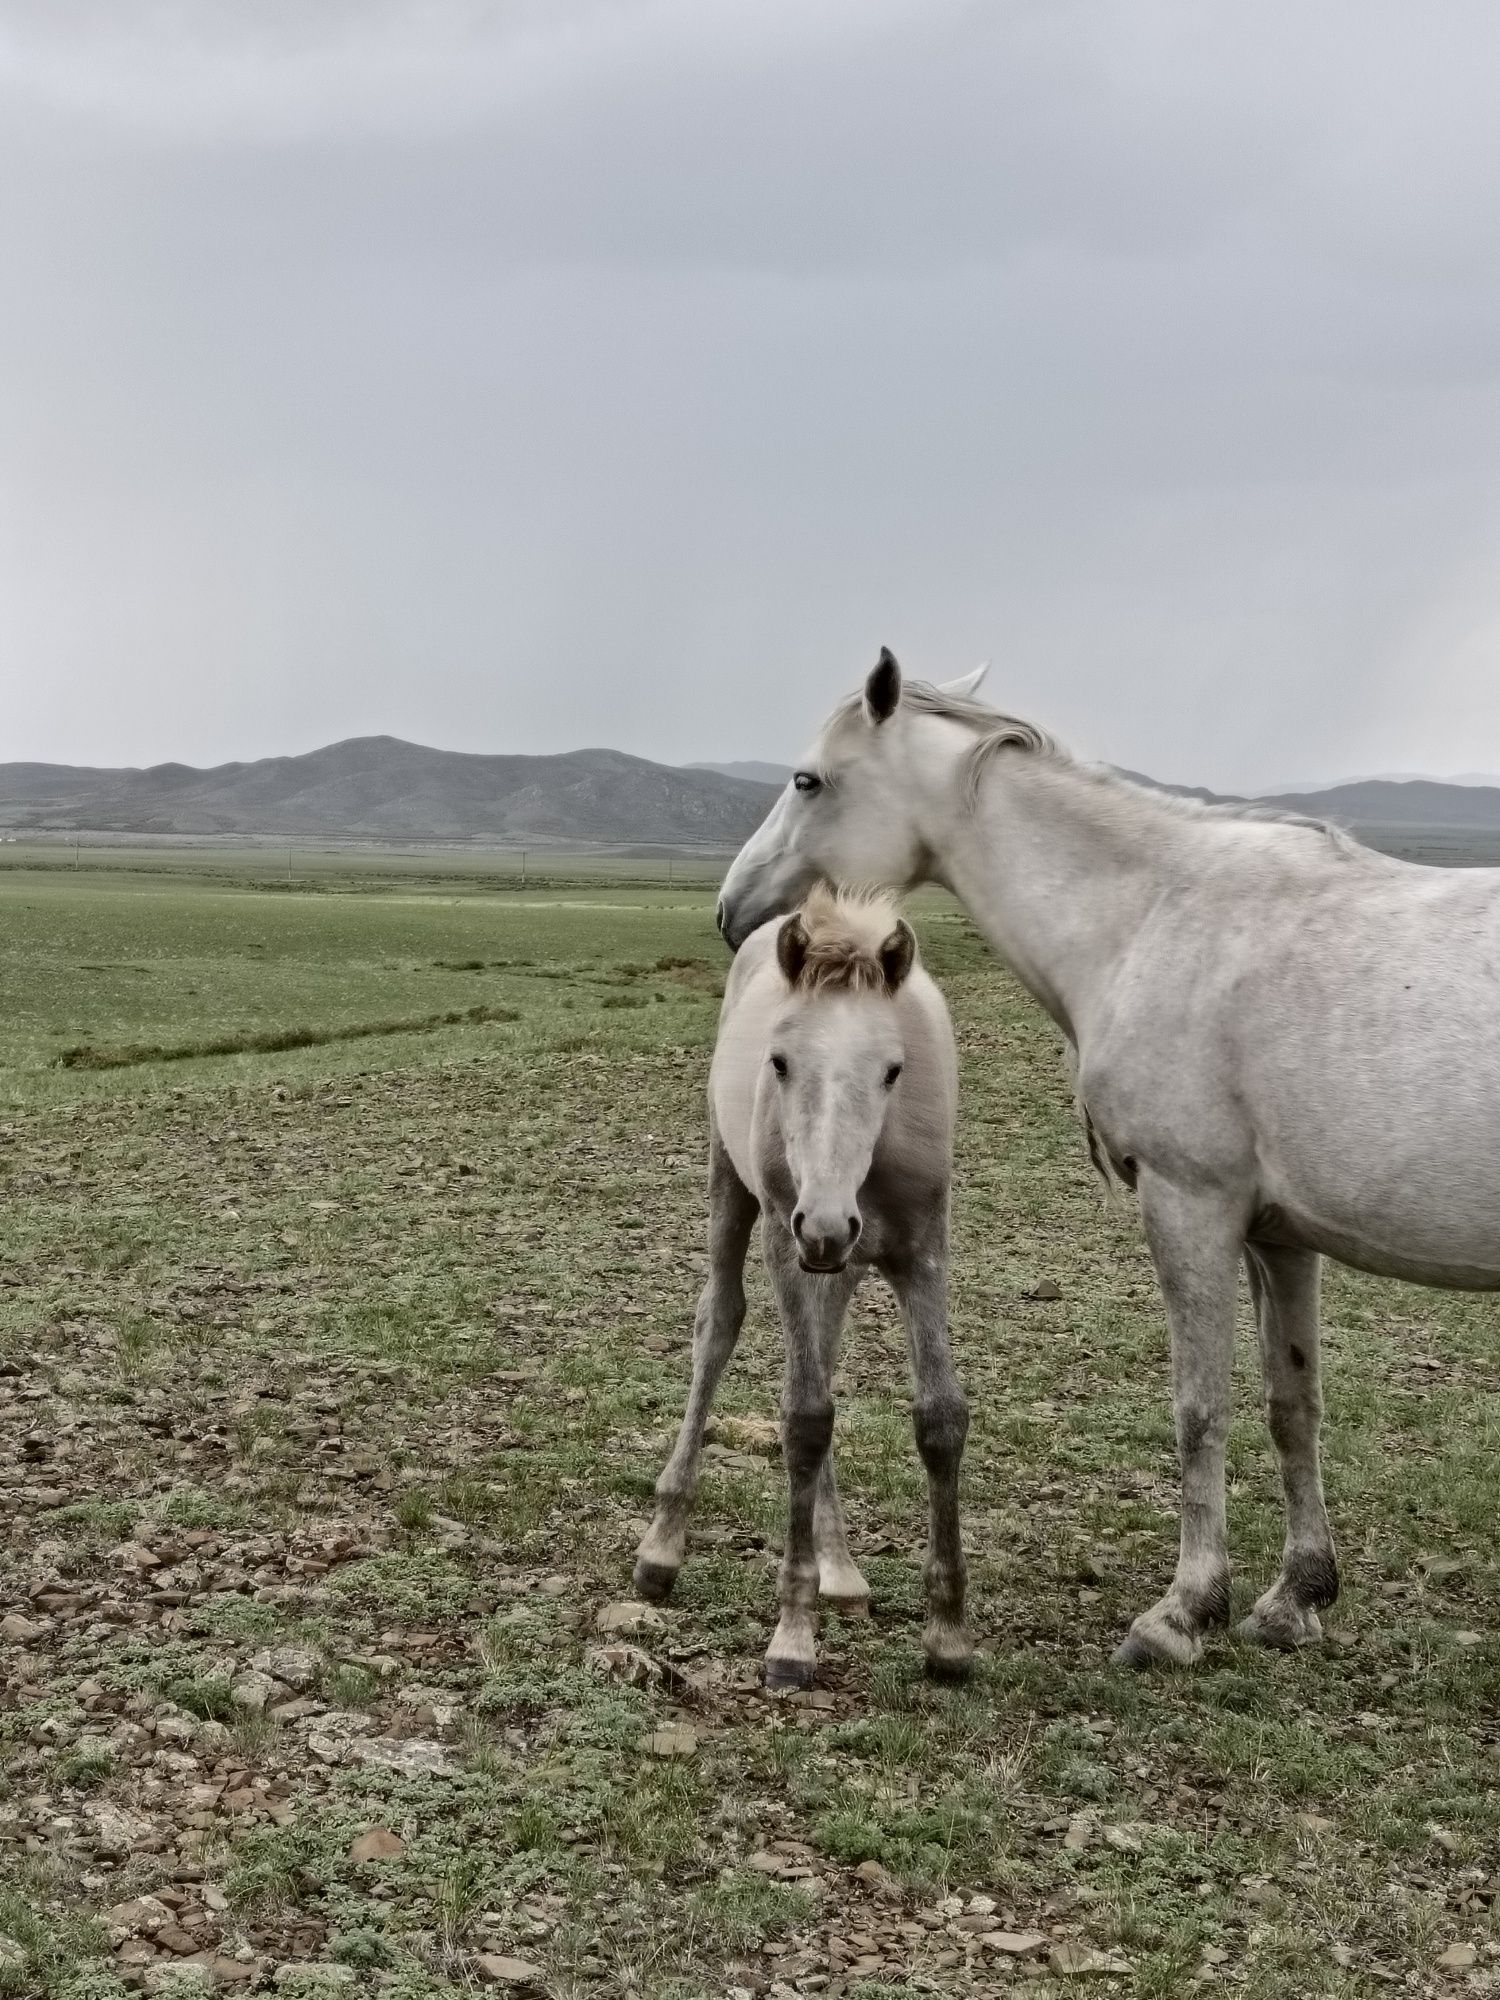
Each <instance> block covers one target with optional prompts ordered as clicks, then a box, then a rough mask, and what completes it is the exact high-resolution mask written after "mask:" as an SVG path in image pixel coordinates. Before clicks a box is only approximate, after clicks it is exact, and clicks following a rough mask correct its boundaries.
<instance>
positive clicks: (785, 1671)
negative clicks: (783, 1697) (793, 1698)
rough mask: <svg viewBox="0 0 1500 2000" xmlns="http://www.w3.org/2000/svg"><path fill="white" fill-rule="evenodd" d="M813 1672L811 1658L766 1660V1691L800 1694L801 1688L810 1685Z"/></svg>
mask: <svg viewBox="0 0 1500 2000" xmlns="http://www.w3.org/2000/svg"><path fill="white" fill-rule="evenodd" d="M815 1672H816V1669H815V1667H814V1666H813V1663H812V1661H811V1660H767V1661H766V1692H767V1693H768V1694H794V1693H799V1694H800V1693H801V1692H802V1690H803V1689H805V1688H810V1687H811V1686H812V1684H813V1674H814V1673H815Z"/></svg>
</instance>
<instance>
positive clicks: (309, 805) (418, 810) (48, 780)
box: [0, 736, 775, 847]
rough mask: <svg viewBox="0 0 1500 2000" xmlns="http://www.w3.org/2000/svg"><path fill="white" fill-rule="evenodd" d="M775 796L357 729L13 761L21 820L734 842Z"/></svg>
mask: <svg viewBox="0 0 1500 2000" xmlns="http://www.w3.org/2000/svg"><path fill="white" fill-rule="evenodd" d="M774 797H775V792H774V790H773V789H772V788H771V787H770V786H768V785H762V784H756V783H753V782H751V781H749V780H747V779H744V778H739V777H734V776H725V775H724V774H723V773H721V772H717V771H705V770H682V769H679V768H678V767H676V766H674V765H668V764H653V763H651V762H650V761H649V760H648V759H647V758H644V757H628V756H626V755H625V754H624V753H623V752H622V751H619V750H573V751H569V752H568V753H567V754H566V755H563V756H557V757H489V756H473V755H468V754H466V753H464V752H462V751H457V750H432V749H428V748H426V747H425V746H424V745H422V744H420V743H403V742H402V741H400V739H399V738H397V737H394V736H357V737H353V738H351V739H350V740H349V741H347V742H344V743H332V744H329V745H328V747H327V748H326V749H322V750H312V751H309V752H308V753H307V754H306V755H305V756H301V757H263V758H261V759H259V760H258V761H257V762H255V763H250V764H220V765H217V766H215V767H214V768H213V769H211V770H201V771H200V770H195V769H193V768H192V767H191V766H190V765H187V764H156V765H153V766H151V767H150V768H149V769H147V770H120V771H110V770H92V769H83V768H77V767H74V766H71V765H66V764H3V765H0V827H5V828H7V829H9V830H10V831H12V832H17V833H20V832H40V831H44V830H48V831H53V830H55V831H70V832H71V831H73V830H74V829H77V830H79V831H87V832H92V833H111V832H113V833H135V834H189V835H191V834H235V833H243V834H252V833H268V834H289V835H304V836H306V835H315V836H319V835H320V836H333V835H352V836H356V837H358V836H361V835H363V836H366V837H371V838H380V839H399V840H411V839H429V840H432V839H438V840H488V841H499V842H509V843H518V842H521V841H534V842H536V843H537V844H539V845H545V844H549V843H550V844H554V845H561V844H564V843H566V842H568V841H588V842H599V843H601V844H618V843H624V842H641V843H647V844H652V845H655V844H661V845H674V844H683V845H712V846H722V847H734V846H737V845H738V844H739V842H740V841H742V840H743V839H744V838H745V837H746V835H747V834H749V833H751V832H752V831H753V830H754V828H755V827H756V826H758V825H759V823H760V821H761V820H762V819H763V818H764V817H765V814H766V812H767V810H768V808H769V807H770V804H771V801H772V799H773V798H774Z"/></svg>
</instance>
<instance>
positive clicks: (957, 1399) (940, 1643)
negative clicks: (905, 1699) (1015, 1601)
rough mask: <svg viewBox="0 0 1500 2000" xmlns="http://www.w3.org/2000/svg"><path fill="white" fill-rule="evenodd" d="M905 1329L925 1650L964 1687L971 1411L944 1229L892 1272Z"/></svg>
mask: <svg viewBox="0 0 1500 2000" xmlns="http://www.w3.org/2000/svg"><path fill="white" fill-rule="evenodd" d="M886 1276H887V1278H888V1279H889V1280H890V1283H891V1286H892V1288H893V1289H894V1291H895V1294H896V1297H897V1299H898V1301H899V1302H900V1306H901V1314H902V1317H903V1319H904V1320H905V1321H906V1340H907V1347H908V1350H909V1352H910V1355H911V1369H912V1382H913V1391H914V1393H913V1396H912V1428H913V1430H914V1431H915V1433H916V1439H917V1450H918V1452H919V1453H920V1454H921V1459H922V1463H923V1465H924V1466H926V1468H927V1509H928V1513H927V1521H928V1525H927V1566H926V1569H925V1571H924V1572H923V1583H924V1585H925V1588H926V1594H927V1625H926V1629H925V1630H924V1631H923V1633H922V1650H923V1652H924V1653H925V1654H926V1656H927V1671H928V1672H929V1673H930V1674H931V1675H933V1676H934V1678H935V1679H939V1680H961V1679H963V1678H964V1676H965V1675H966V1674H967V1673H968V1671H969V1668H970V1666H971V1664H972V1662H973V1658H974V1641H973V1640H972V1639H971V1638H970V1637H969V1634H968V1631H967V1629H966V1627H965V1625H964V1596H965V1592H966V1589H967V1584H968V1570H967V1566H966V1564H965V1562H964V1548H963V1538H962V1535H961V1532H960V1529H959V1518H958V1470H959V1465H960V1462H961V1461H962V1459H963V1451H964V1440H965V1438H966V1437H967V1436H968V1432H969V1405H968V1401H967V1399H966V1398H965V1396H964V1392H963V1390H962V1389H961V1388H960V1387H959V1384H958V1376H957V1375H956V1374H955V1373H954V1369H953V1355H952V1352H951V1350H950V1348H949V1346H948V1243H947V1231H946V1229H942V1230H939V1231H937V1232H935V1233H934V1236H933V1238H932V1240H931V1241H930V1242H929V1243H928V1244H926V1245H924V1246H923V1247H922V1248H920V1249H919V1250H917V1251H915V1252H914V1253H913V1254H912V1255H911V1256H910V1257H908V1258H903V1259H901V1260H899V1261H895V1260H893V1261H892V1262H890V1263H888V1264H887V1266H886Z"/></svg>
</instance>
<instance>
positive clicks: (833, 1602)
mask: <svg viewBox="0 0 1500 2000" xmlns="http://www.w3.org/2000/svg"><path fill="white" fill-rule="evenodd" d="M818 1602H819V1604H821V1605H822V1607H823V1609H824V1610H825V1611H836V1612H837V1613H838V1615H839V1616H840V1618H868V1617H869V1615H870V1593H869V1591H867V1590H866V1591H863V1592H862V1593H860V1594H859V1595H858V1596H854V1597H839V1596H837V1595H836V1594H835V1593H834V1592H833V1591H829V1592H827V1593H826V1594H825V1593H824V1592H823V1591H819V1592H818Z"/></svg>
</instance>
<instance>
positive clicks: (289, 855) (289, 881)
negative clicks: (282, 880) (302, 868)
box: [286, 848, 292, 889]
mask: <svg viewBox="0 0 1500 2000" xmlns="http://www.w3.org/2000/svg"><path fill="white" fill-rule="evenodd" d="M286 886H287V887H288V888H289V889H290V888H291V886H292V850H291V849H290V848H288V849H287V851H286Z"/></svg>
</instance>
